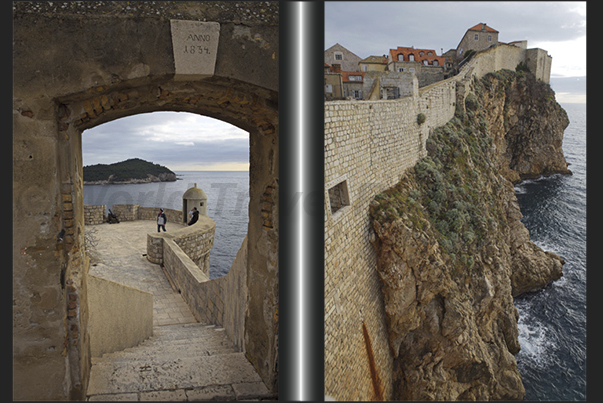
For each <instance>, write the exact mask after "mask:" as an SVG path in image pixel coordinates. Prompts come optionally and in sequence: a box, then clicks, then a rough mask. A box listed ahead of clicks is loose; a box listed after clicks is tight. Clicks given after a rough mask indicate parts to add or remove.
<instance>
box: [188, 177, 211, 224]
mask: <svg viewBox="0 0 603 403" xmlns="http://www.w3.org/2000/svg"><path fill="white" fill-rule="evenodd" d="M193 207H197V210H199V215H205V216H206V215H207V195H206V194H205V192H204V191H203V189H199V188H198V187H197V184H196V183H195V186H194V187H192V188H190V189H188V190H187V191H186V192H184V194H183V195H182V217H183V219H184V222H187V219H190V217H189V215H188V212H189V211H191V210H192V208H193Z"/></svg>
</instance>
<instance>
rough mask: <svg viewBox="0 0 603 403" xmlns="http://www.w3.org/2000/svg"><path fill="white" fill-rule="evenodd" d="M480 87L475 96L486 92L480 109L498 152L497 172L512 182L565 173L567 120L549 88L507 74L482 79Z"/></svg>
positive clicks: (528, 77)
mask: <svg viewBox="0 0 603 403" xmlns="http://www.w3.org/2000/svg"><path fill="white" fill-rule="evenodd" d="M482 84H483V88H476V91H477V92H483V91H486V92H487V93H488V96H486V97H483V98H482V99H483V108H485V110H486V111H487V115H488V123H489V131H490V135H491V136H492V137H493V138H494V143H495V144H496V146H497V148H498V149H499V150H500V152H499V157H500V158H501V159H502V161H501V163H502V165H503V167H502V172H501V173H503V175H504V176H505V177H506V178H507V179H509V180H510V181H512V182H514V183H515V182H518V181H520V180H521V179H527V178H537V177H539V176H541V175H550V174H553V173H563V174H570V173H571V172H570V171H569V169H567V166H568V164H567V162H566V161H565V157H564V155H563V149H562V148H561V145H562V141H563V132H564V130H565V128H566V127H567V126H568V124H569V119H568V117H567V113H566V112H565V110H564V109H563V108H562V107H561V106H560V105H559V104H558V103H557V102H556V101H555V94H554V92H553V91H552V90H551V88H550V87H549V85H548V84H545V83H543V82H542V81H538V80H536V78H535V77H534V76H533V75H532V74H516V73H514V72H512V71H509V70H502V71H500V72H497V73H493V74H489V75H487V76H486V77H485V80H483V82H482ZM478 95H480V94H478ZM467 106H469V105H467Z"/></svg>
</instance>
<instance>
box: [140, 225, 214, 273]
mask: <svg viewBox="0 0 603 403" xmlns="http://www.w3.org/2000/svg"><path fill="white" fill-rule="evenodd" d="M215 231H216V222H215V221H214V220H212V219H211V218H209V217H207V216H200V217H199V221H197V222H196V223H195V224H193V225H191V226H187V227H183V228H179V229H176V230H174V231H168V232H157V233H149V234H148V235H147V259H148V260H149V261H150V262H152V263H157V264H161V263H164V248H165V243H163V242H161V240H162V239H172V240H174V242H175V244H176V245H178V247H179V248H181V249H182V251H183V252H184V253H185V254H186V256H187V257H188V258H189V259H191V260H192V261H193V262H194V263H195V265H198V266H199V268H200V269H201V270H202V271H203V273H204V274H205V275H206V276H207V277H208V278H209V251H210V250H211V248H212V247H213V246H214V235H215Z"/></svg>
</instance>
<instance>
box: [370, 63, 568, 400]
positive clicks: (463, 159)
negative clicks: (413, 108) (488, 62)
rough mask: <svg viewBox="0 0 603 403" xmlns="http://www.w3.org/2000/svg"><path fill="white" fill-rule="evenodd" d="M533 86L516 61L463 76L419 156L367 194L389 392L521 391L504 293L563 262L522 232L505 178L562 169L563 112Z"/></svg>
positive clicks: (542, 281)
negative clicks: (462, 93) (464, 90)
mask: <svg viewBox="0 0 603 403" xmlns="http://www.w3.org/2000/svg"><path fill="white" fill-rule="evenodd" d="M533 85H537V86H539V89H538V91H542V92H543V94H542V96H539V97H537V98H535V97H534V96H535V95H534V91H535V90H534V88H532V87H531V86H533ZM540 87H541V85H540V83H538V82H536V81H535V80H531V79H530V78H527V77H526V75H520V74H516V73H513V72H507V73H504V75H502V74H501V73H499V76H498V77H497V76H495V75H489V76H487V77H484V78H483V79H481V80H475V81H474V82H472V83H471V88H470V93H469V95H468V96H467V97H466V100H465V104H464V105H458V106H457V115H456V117H455V118H453V119H452V120H451V121H450V122H449V123H448V124H447V125H445V126H443V127H440V128H438V129H436V130H434V132H433V133H432V134H431V135H430V137H429V139H428V140H427V144H426V146H427V150H428V156H427V157H426V158H424V159H423V160H421V161H419V163H417V164H416V166H415V167H414V168H413V169H411V170H409V171H408V172H407V174H406V175H405V176H404V177H403V178H402V180H401V181H400V183H398V185H396V186H395V187H393V188H391V189H389V190H387V191H386V192H384V193H382V194H380V195H377V196H376V198H375V200H374V201H373V202H372V203H371V207H370V214H371V217H372V218H373V221H372V222H373V228H374V231H375V235H376V236H375V237H374V239H373V245H374V247H375V249H376V251H377V256H378V271H379V275H380V277H381V279H382V291H383V296H384V302H385V311H386V315H387V323H388V330H389V343H390V347H391V349H392V352H393V354H394V357H395V368H396V369H395V371H396V373H395V374H394V377H395V378H396V379H397V382H396V384H397V386H396V390H395V397H396V398H397V399H400V400H457V399H458V400H492V399H522V398H523V395H524V393H525V390H524V387H523V384H522V381H521V376H520V374H519V372H518V370H517V363H516V361H515V357H514V355H515V354H517V353H518V352H519V350H520V345H519V341H518V330H517V320H518V316H519V315H518V311H517V309H516V308H515V307H514V306H513V296H516V295H519V294H521V293H522V292H526V291H533V290H537V289H539V288H541V287H543V286H545V285H546V284H547V283H549V282H550V281H552V280H556V279H558V278H560V277H561V268H562V265H563V263H564V262H563V260H562V259H561V258H559V257H558V256H556V255H554V254H553V253H550V252H544V251H543V250H542V249H540V248H539V247H538V246H536V245H535V244H534V243H532V242H531V241H530V239H529V233H528V230H527V229H526V228H525V226H524V225H523V224H522V223H521V221H520V218H521V217H522V215H521V212H520V210H519V205H518V203H517V199H516V197H515V192H514V189H513V185H512V183H511V180H517V179H518V178H521V177H527V176H530V175H536V172H540V174H543V173H551V172H567V164H566V163H565V159H564V158H563V154H562V151H561V137H562V135H563V129H564V128H565V127H566V126H567V116H566V114H565V112H564V111H563V110H562V109H561V108H560V107H559V106H558V105H557V104H556V103H555V102H554V95H553V93H552V90H550V89H548V86H547V88H544V87H542V88H540ZM507 93H509V94H510V95H508V96H507V95H506V94H507ZM549 96H550V97H551V99H548V98H547V97H549ZM552 104H554V105H553V106H551V105H552ZM526 128H531V129H530V131H529V133H528V134H526V132H525V130H526ZM532 129H533V130H532ZM549 129H550V130H549ZM555 133H557V134H555ZM559 133H560V135H559ZM522 136H525V137H526V138H524V139H518V138H517V137H522ZM551 136H560V137H559V138H557V137H555V139H556V140H554V144H553V145H552V147H553V149H555V150H556V151H558V152H556V153H553V152H551V147H549V145H547V142H548V141H549V140H551ZM524 147H527V149H526V148H524ZM543 154H548V155H546V156H545V155H543ZM530 164H532V165H530Z"/></svg>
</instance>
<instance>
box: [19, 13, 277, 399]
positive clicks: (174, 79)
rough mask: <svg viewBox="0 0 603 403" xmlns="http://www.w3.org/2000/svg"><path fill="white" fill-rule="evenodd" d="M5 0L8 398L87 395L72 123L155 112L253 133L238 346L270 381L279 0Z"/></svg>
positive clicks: (80, 213)
mask: <svg viewBox="0 0 603 403" xmlns="http://www.w3.org/2000/svg"><path fill="white" fill-rule="evenodd" d="M13 4H14V5H13V21H14V33H13V34H14V36H13V44H14V45H13V74H14V87H13V217H14V218H13V336H14V342H13V371H14V373H13V376H14V381H13V387H14V398H15V399H31V400H39V399H41V400H51V399H53V400H54V399H70V398H71V399H80V398H83V397H85V391H86V387H87V379H88V374H89V369H90V357H89V351H90V347H89V335H88V333H87V322H88V309H87V302H88V301H87V286H88V284H87V273H88V262H87V259H86V255H85V251H84V209H83V198H82V151H81V135H82V131H83V130H85V129H88V128H91V127H94V126H96V125H99V124H101V123H104V122H107V121H111V120H114V119H117V118H120V117H124V116H128V115H133V114H137V113H143V112H151V111H187V112H193V113H198V114H202V115H206V116H211V117H214V118H218V119H221V120H224V121H226V122H229V123H232V124H234V125H236V126H238V127H240V128H242V129H245V130H247V131H248V132H249V135H250V141H249V143H250V158H249V159H250V171H249V176H250V181H249V182H250V185H249V186H250V189H249V195H250V202H249V227H248V235H247V239H248V249H247V272H246V284H244V285H242V286H246V287H247V295H248V300H247V301H246V312H245V323H244V326H245V330H244V349H245V351H246V355H247V357H248V358H249V360H250V361H251V362H252V364H253V365H254V366H255V367H256V369H257V371H258V373H259V374H260V376H261V377H262V379H263V380H264V382H265V383H266V384H267V385H268V386H269V387H272V388H273V389H276V385H277V361H278V356H277V343H278V340H277V339H278V255H277V251H278V206H279V202H278V3H277V2H238V3H235V2H44V3H42V2H40V3H38V2H23V3H21V2H15V3H13ZM114 141H115V143H117V144H118V143H119V136H117V135H116V137H115V139H114ZM231 297H232V298H233V299H234V298H236V297H237V295H232V296H231ZM124 309H127V307H124Z"/></svg>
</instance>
